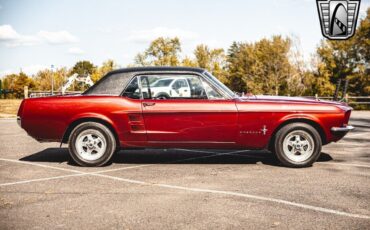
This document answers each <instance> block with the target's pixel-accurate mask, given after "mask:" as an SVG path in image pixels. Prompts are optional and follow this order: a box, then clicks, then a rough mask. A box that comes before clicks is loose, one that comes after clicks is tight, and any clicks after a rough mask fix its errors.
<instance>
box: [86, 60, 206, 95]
mask: <svg viewBox="0 0 370 230" xmlns="http://www.w3.org/2000/svg"><path fill="white" fill-rule="evenodd" d="M204 71H205V70H204V69H201V68H192V67H172V66H152V67H134V68H123V69H117V70H113V71H111V72H109V73H107V74H106V75H105V76H104V77H102V78H101V79H100V80H99V81H98V82H96V83H95V84H94V85H93V86H92V87H90V88H89V89H87V90H86V91H85V92H84V93H83V94H84V95H89V94H90V95H93V94H104V95H117V96H118V94H119V93H120V92H122V90H123V89H124V88H125V87H126V85H127V84H128V83H129V82H130V80H131V79H132V78H133V77H134V75H135V74H136V73H140V72H145V73H148V72H149V73H150V72H153V73H155V72H167V73H170V72H196V73H200V74H202V73H203V72H204Z"/></svg>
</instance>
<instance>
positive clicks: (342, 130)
mask: <svg viewBox="0 0 370 230" xmlns="http://www.w3.org/2000/svg"><path fill="white" fill-rule="evenodd" d="M354 128H355V127H353V126H351V125H348V126H346V127H332V128H331V132H332V133H347V132H349V131H351V130H353V129H354Z"/></svg>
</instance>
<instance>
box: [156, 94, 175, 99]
mask: <svg viewBox="0 0 370 230" xmlns="http://www.w3.org/2000/svg"><path fill="white" fill-rule="evenodd" d="M155 98H156V99H169V98H171V97H170V95H168V94H166V93H160V94H159V95H157V96H156V97H155Z"/></svg>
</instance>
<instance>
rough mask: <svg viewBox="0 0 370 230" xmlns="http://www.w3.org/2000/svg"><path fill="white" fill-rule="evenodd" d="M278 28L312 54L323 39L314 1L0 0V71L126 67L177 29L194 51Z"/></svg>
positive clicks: (366, 0)
mask: <svg viewBox="0 0 370 230" xmlns="http://www.w3.org/2000/svg"><path fill="white" fill-rule="evenodd" d="M367 7H370V0H363V1H362V2H361V9H360V15H362V16H363V15H364V14H365V10H366V9H367ZM274 34H283V35H295V36H297V37H299V39H300V43H301V47H302V50H303V52H304V55H305V56H306V58H307V57H309V56H310V54H311V53H313V52H314V51H315V48H316V46H317V45H318V44H319V42H320V40H321V39H322V35H321V31H320V25H319V20H318V15H317V9H316V1H315V0H264V1H256V0H255V1H250V0H182V1H180V0H172V1H170V0H155V1H150V0H135V1H124V0H120V1H118V0H104V1H103V0H63V1H61V0H33V1H31V0H0V76H3V75H5V74H8V73H11V72H19V70H20V69H22V70H23V71H25V72H26V73H29V74H34V73H35V72H36V71H38V70H39V69H42V68H50V66H51V65H52V64H53V65H55V66H56V67H60V66H67V67H71V66H73V64H74V63H75V62H77V61H78V60H90V61H92V62H93V63H94V64H95V65H100V64H101V63H102V62H103V61H105V60H107V59H113V60H115V61H116V62H117V63H118V64H119V65H120V66H122V67H125V66H127V65H128V64H132V63H133V58H134V56H135V55H136V54H137V53H138V52H141V51H143V50H144V49H145V48H146V47H148V44H149V42H150V41H151V40H153V39H155V38H156V37H158V36H165V37H168V36H170V37H173V36H178V37H179V38H180V39H181V42H182V48H183V53H184V55H187V56H190V57H191V56H192V51H193V49H194V48H195V46H196V45H197V44H201V43H204V44H208V45H209V46H211V47H214V48H218V47H219V48H225V49H227V48H228V46H229V45H230V44H231V42H232V41H247V42H252V41H256V40H258V39H261V38H263V37H270V36H272V35H274Z"/></svg>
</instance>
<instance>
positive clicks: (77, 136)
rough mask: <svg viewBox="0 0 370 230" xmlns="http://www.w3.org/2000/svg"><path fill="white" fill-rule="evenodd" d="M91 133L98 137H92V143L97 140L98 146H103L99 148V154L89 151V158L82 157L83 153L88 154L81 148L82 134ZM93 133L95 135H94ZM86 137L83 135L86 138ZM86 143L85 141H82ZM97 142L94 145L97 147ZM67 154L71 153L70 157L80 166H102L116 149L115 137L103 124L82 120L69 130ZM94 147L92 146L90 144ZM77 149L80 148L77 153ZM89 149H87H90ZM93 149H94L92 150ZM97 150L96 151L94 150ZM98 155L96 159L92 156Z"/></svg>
mask: <svg viewBox="0 0 370 230" xmlns="http://www.w3.org/2000/svg"><path fill="white" fill-rule="evenodd" d="M89 133H91V134H90V135H92V139H93V138H99V139H93V140H94V143H95V140H97V142H99V143H98V144H100V146H104V148H101V149H99V154H98V155H95V156H94V153H91V154H90V155H91V156H92V157H90V158H91V159H88V158H89V157H86V155H85V157H84V154H83V153H85V154H89V153H87V152H84V151H83V150H81V144H79V143H81V140H82V138H83V137H84V135H89ZM94 135H95V137H94ZM86 138H87V137H85V140H86ZM83 143H86V142H83ZM98 144H97V145H96V147H98ZM68 147H69V154H70V155H71V157H72V159H73V160H74V161H75V162H76V163H77V164H78V165H81V166H88V167H93V166H103V165H105V164H107V163H108V162H109V161H110V160H111V158H112V156H113V154H114V153H115V152H116V150H117V143H116V139H115V137H114V135H113V133H112V132H111V131H110V130H109V128H107V127H106V126H105V125H103V124H100V123H97V122H84V123H81V124H79V125H77V126H76V127H75V128H74V129H73V131H72V132H71V135H70V137H69V146H68ZM82 148H83V149H85V148H86V149H87V147H86V146H84V147H82ZM92 148H94V146H92ZM78 149H80V151H81V154H80V153H79V151H78ZM90 150H91V149H89V150H87V151H90ZM93 151H95V150H93ZM95 152H98V151H95ZM96 156H99V157H98V158H97V159H94V157H96Z"/></svg>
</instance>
